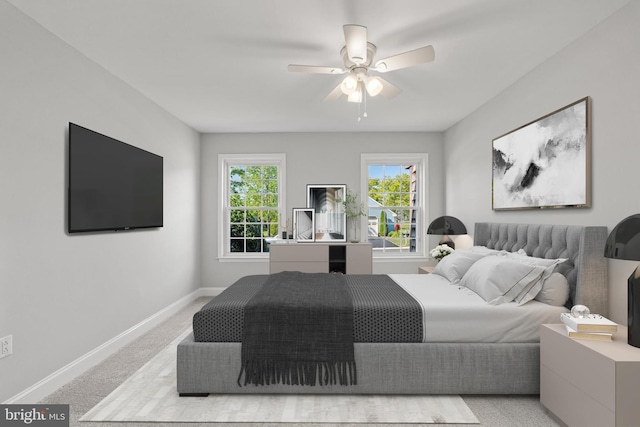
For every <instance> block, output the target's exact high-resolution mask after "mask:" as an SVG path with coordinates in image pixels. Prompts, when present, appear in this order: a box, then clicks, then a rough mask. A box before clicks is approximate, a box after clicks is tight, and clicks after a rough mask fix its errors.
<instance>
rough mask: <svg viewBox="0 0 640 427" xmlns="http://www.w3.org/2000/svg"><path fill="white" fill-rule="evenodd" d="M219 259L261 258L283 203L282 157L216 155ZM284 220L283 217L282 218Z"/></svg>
mask: <svg viewBox="0 0 640 427" xmlns="http://www.w3.org/2000/svg"><path fill="white" fill-rule="evenodd" d="M218 163H219V165H220V173H221V177H220V183H221V187H222V188H221V191H220V194H221V206H222V209H221V210H220V211H221V213H222V215H221V218H220V221H219V223H220V236H221V238H220V242H219V250H218V253H219V254H220V257H221V258H243V259H246V258H248V257H256V258H265V257H267V254H268V252H269V245H268V243H267V241H266V239H267V238H270V237H277V236H278V228H279V223H280V218H281V213H282V210H283V209H284V206H285V201H284V194H285V192H284V188H283V187H284V185H283V183H284V182H285V181H284V166H285V155H284V154H251V155H237V154H236V155H226V154H220V155H219V162H218ZM282 216H283V217H286V215H282Z"/></svg>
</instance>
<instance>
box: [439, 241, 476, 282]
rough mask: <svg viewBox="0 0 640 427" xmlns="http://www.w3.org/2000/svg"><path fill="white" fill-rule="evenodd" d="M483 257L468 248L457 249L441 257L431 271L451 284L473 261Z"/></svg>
mask: <svg viewBox="0 0 640 427" xmlns="http://www.w3.org/2000/svg"><path fill="white" fill-rule="evenodd" d="M483 257H484V255H483V254H480V253H476V252H473V251H470V250H468V249H458V250H456V251H453V252H452V253H450V254H449V255H447V256H446V257H444V258H442V259H441V260H440V262H438V264H437V265H436V268H434V269H433V273H434V274H437V275H440V276H442V277H444V278H445V279H447V280H449V281H450V282H451V283H452V284H458V283H460V280H461V279H462V276H464V274H465V273H466V272H467V270H469V268H471V266H472V265H473V263H475V262H476V261H478V260H479V259H480V258H483Z"/></svg>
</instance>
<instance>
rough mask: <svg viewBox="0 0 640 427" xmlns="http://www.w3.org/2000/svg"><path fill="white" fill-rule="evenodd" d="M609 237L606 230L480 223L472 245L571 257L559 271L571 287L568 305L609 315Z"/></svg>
mask: <svg viewBox="0 0 640 427" xmlns="http://www.w3.org/2000/svg"><path fill="white" fill-rule="evenodd" d="M607 234H608V233H607V227H591V226H582V225H549V224H546V225H545V224H502V223H491V222H479V223H476V226H475V234H474V236H473V242H474V245H476V246H486V247H488V248H491V249H499V250H506V251H509V252H516V251H518V250H520V249H524V250H525V251H526V252H527V255H530V256H535V257H539V258H568V260H567V261H566V262H564V263H562V264H560V265H559V266H558V269H557V271H559V272H560V273H562V274H564V275H565V276H566V277H567V280H568V281H569V286H570V288H571V291H570V300H569V302H568V303H567V306H568V307H571V306H572V305H573V304H584V305H586V306H587V307H589V309H590V310H591V312H592V313H598V314H601V315H603V316H607V315H608V294H609V290H608V271H607V262H606V259H605V258H604V244H605V240H606V239H607Z"/></svg>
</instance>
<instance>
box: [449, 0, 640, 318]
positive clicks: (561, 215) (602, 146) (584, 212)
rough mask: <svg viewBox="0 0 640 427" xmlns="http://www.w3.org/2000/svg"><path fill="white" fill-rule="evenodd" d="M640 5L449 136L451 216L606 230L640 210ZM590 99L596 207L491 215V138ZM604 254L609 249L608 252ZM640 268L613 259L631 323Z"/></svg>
mask: <svg viewBox="0 0 640 427" xmlns="http://www.w3.org/2000/svg"><path fill="white" fill-rule="evenodd" d="M639 22H640V3H638V2H632V3H631V4H629V5H628V6H626V7H624V8H623V9H622V10H620V11H619V12H617V13H616V14H615V15H613V16H612V17H611V18H609V19H608V20H606V21H604V22H603V23H602V24H600V25H598V26H597V27H595V28H594V29H593V30H592V31H590V32H589V33H588V34H586V35H585V36H583V37H581V38H580V39H578V40H577V41H575V42H574V43H573V44H571V45H570V46H568V47H567V48H565V49H564V50H562V51H560V52H559V53H558V54H556V55H554V56H553V57H552V58H551V59H550V60H548V61H546V62H545V63H543V64H542V65H541V66H539V67H538V68H536V69H535V70H533V71H532V72H530V73H529V74H528V75H526V76H525V77H524V78H522V79H521V80H519V81H518V82H517V83H516V84H514V85H513V86H511V87H510V88H509V89H507V90H506V91H504V92H503V93H501V94H500V95H499V96H497V97H495V98H494V99H493V100H491V101H490V102H488V103H487V104H485V105H484V106H483V107H482V108H480V109H478V110H477V111H475V112H474V113H473V114H471V115H470V116H469V117H467V118H465V119H464V120H462V121H461V122H459V123H458V124H456V125H455V126H453V127H452V128H450V129H449V130H447V131H446V132H445V134H444V138H445V159H446V167H445V170H446V183H447V187H446V212H447V214H450V215H454V216H457V217H458V218H460V219H461V220H462V221H463V222H464V223H465V224H473V223H475V222H477V221H496V222H529V223H560V224H585V225H604V226H608V227H609V229H610V230H611V229H612V228H613V227H614V226H615V225H616V224H617V223H618V222H619V221H620V220H621V219H623V218H625V217H626V216H628V215H631V214H635V213H638V212H640V201H639V200H638V197H637V187H638V185H639V184H640V176H639V175H638V171H639V167H638V159H639V158H640V142H639V136H638V135H640V129H639V126H638V124H639V123H640V78H639V76H640V49H639V46H640V26H639V25H638V23H639ZM585 96H590V97H591V98H592V107H593V109H592V122H591V123H592V130H593V133H592V164H593V172H592V177H593V187H592V189H593V192H592V195H593V203H592V208H590V209H561V210H545V211H530V210H527V211H506V212H505V211H502V212H494V211H492V210H491V141H492V139H493V138H495V137H497V136H500V135H503V134H504V133H506V132H509V131H511V130H513V129H516V128H518V127H520V126H522V125H524V124H526V123H529V122H530V121H532V120H535V119H536V118H538V117H541V116H543V115H545V114H548V113H550V112H552V111H555V110H556V109H558V108H561V107H563V106H565V105H567V104H569V103H571V102H573V101H577V100H578V99H580V98H583V97H585ZM603 251H604V248H603ZM637 264H638V263H636V262H630V261H618V260H610V261H609V267H610V280H609V284H610V299H609V314H610V316H611V317H612V318H613V320H614V321H616V322H619V323H624V324H626V322H627V319H626V302H627V300H626V298H627V296H626V280H627V277H628V276H629V274H630V273H631V272H632V271H633V269H635V267H636V266H637Z"/></svg>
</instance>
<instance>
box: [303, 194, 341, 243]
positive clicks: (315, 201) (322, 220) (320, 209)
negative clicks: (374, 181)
mask: <svg viewBox="0 0 640 427" xmlns="http://www.w3.org/2000/svg"><path fill="white" fill-rule="evenodd" d="M346 194H347V186H346V185H345V184H340V185H326V184H308V185H307V208H312V209H313V210H314V216H315V227H316V230H315V231H316V236H315V240H316V241H318V240H326V241H332V242H346V241H347V214H346V212H345V210H344V204H343V203H342V200H344V199H345V197H346Z"/></svg>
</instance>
